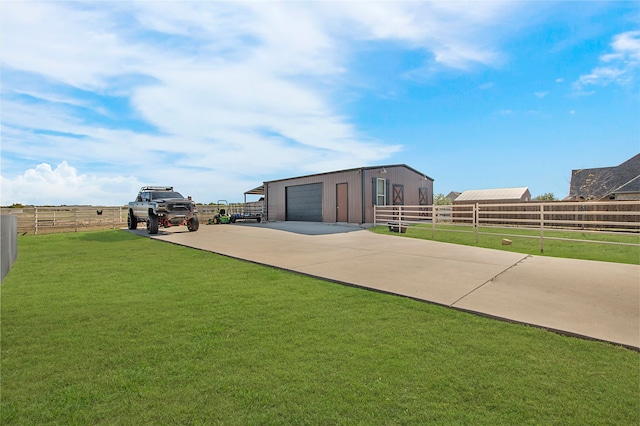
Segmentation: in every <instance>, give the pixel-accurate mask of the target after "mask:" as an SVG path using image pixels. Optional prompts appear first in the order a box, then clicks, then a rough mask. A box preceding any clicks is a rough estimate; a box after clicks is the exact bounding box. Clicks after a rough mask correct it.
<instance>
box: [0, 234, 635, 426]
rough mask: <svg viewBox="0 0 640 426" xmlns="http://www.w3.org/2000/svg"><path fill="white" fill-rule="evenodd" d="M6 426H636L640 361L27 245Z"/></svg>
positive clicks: (7, 377) (7, 317) (139, 259)
mask: <svg viewBox="0 0 640 426" xmlns="http://www.w3.org/2000/svg"><path fill="white" fill-rule="evenodd" d="M1 313H2V318H1V319H2V324H1V326H2V419H1V420H2V424H4V425H13V424H83V425H85V424H229V425H248V424H313V425H316V424H350V425H353V424H362V425H372V424H428V423H438V424H487V425H495V424H527V423H529V424H563V425H564V424H576V425H578V424H579V425H584V424H603V423H606V424H638V421H639V420H640V419H639V413H640V402H639V398H638V395H639V394H640V373H639V368H638V365H639V361H640V354H638V353H637V352H634V351H631V350H628V349H624V348H621V347H617V346H613V345H609V344H605V343H600V342H593V341H587V340H581V339H576V338H568V337H563V336H560V335H557V334H554V333H551V332H547V331H544V330H540V329H536V328H531V327H526V326H522V325H514V324H509V323H506V322H500V321H495V320H491V319H487V318H483V317H479V316H475V315H471V314H466V313H463V312H458V311H455V310H450V309H446V308H442V307H439V306H434V305H430V304H427V303H421V302H417V301H414V300H410V299H406V298H402V297H395V296H390V295H385V294H380V293H376V292H370V291H366V290H362V289H357V288H351V287H346V286H341V285H337V284H334V283H328V282H325V281H322V280H318V279H313V278H309V277H304V276H300V275H297V274H294V273H289V272H285V271H281V270H277V269H273V268H268V267H263V266H259V265H255V264H252V263H247V262H242V261H238V260H234V259H229V258H226V257H223V256H218V255H215V254H211V253H207V252H203V251H198V250H194V249H189V248H185V247H180V246H176V245H172V244H167V243H162V242H159V241H154V240H151V239H149V238H145V237H138V236H134V235H132V234H129V233H127V232H125V231H119V230H114V231H104V232H87V233H73V234H54V235H42V236H25V237H20V238H19V257H18V260H17V261H16V263H15V265H14V267H13V269H12V270H11V271H10V272H9V274H8V275H7V277H6V278H5V280H4V281H3V283H2V312H1Z"/></svg>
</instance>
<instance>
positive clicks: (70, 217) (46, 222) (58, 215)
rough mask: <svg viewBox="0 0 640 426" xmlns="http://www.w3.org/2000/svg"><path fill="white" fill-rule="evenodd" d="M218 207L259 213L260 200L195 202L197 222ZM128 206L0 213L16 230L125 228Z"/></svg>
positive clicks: (230, 210) (54, 231) (47, 232)
mask: <svg viewBox="0 0 640 426" xmlns="http://www.w3.org/2000/svg"><path fill="white" fill-rule="evenodd" d="M220 208H225V209H227V210H228V213H231V214H236V213H237V214H245V213H247V212H248V213H252V214H259V213H261V212H262V203H247V204H246V205H245V204H243V203H230V204H224V205H223V204H220V205H217V204H210V205H198V206H197V209H198V218H199V219H200V223H201V224H202V223H207V221H208V220H209V219H211V218H212V217H213V216H214V215H215V214H216V213H217V212H218V210H219V209H220ZM128 210H129V207H128V206H117V207H113V206H110V207H108V206H58V207H24V208H3V209H2V214H3V215H10V216H16V217H17V220H18V233H19V234H36V235H37V234H52V233H60V232H79V231H93V230H100V229H116V228H124V227H126V226H127V214H128Z"/></svg>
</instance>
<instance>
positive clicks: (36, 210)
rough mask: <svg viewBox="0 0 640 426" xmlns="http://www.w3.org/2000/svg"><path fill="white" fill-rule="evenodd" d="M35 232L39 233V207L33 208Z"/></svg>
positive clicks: (35, 233)
mask: <svg viewBox="0 0 640 426" xmlns="http://www.w3.org/2000/svg"><path fill="white" fill-rule="evenodd" d="M33 233H34V235H38V208H37V207H34V208H33Z"/></svg>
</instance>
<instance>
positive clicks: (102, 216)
mask: <svg viewBox="0 0 640 426" xmlns="http://www.w3.org/2000/svg"><path fill="white" fill-rule="evenodd" d="M127 211H128V208H127V207H126V206H121V207H106V206H77V207H76V206H73V207H65V206H61V207H25V208H19V209H2V214H9V215H11V216H17V218H18V233H19V234H36V235H37V234H52V233H58V232H78V231H90V230H99V229H116V228H122V227H125V226H127Z"/></svg>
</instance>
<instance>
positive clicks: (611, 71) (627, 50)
mask: <svg viewBox="0 0 640 426" xmlns="http://www.w3.org/2000/svg"><path fill="white" fill-rule="evenodd" d="M611 49H612V51H611V52H610V53H606V54H603V55H601V56H600V58H599V60H600V63H601V65H600V66H597V67H595V68H594V69H593V70H591V72H590V73H588V74H583V75H581V76H580V78H579V79H578V80H577V81H575V82H574V83H573V88H574V91H575V92H576V93H577V94H583V95H589V94H593V93H594V92H593V91H591V92H588V91H586V89H585V88H586V87H587V86H607V85H609V84H619V85H626V84H629V83H631V82H632V81H634V79H635V78H636V70H637V69H638V68H639V67H640V31H628V32H625V33H621V34H618V35H616V36H615V37H614V38H613V41H612V43H611Z"/></svg>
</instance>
